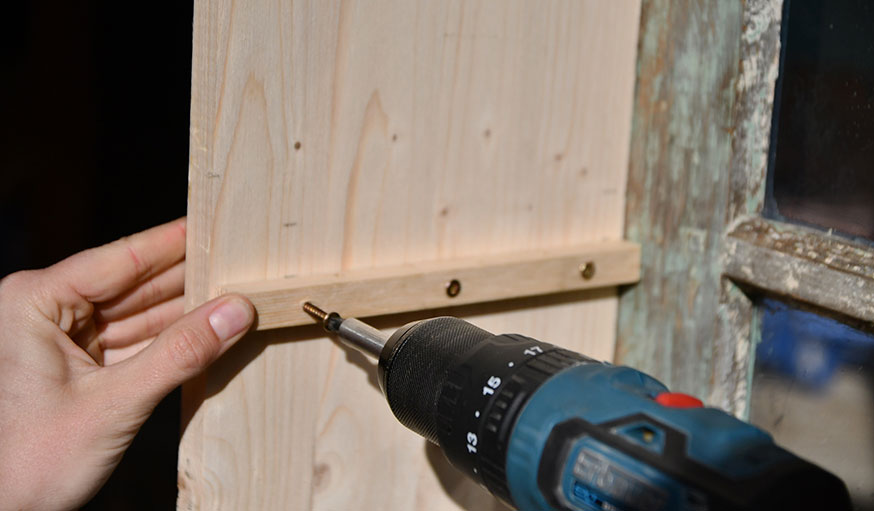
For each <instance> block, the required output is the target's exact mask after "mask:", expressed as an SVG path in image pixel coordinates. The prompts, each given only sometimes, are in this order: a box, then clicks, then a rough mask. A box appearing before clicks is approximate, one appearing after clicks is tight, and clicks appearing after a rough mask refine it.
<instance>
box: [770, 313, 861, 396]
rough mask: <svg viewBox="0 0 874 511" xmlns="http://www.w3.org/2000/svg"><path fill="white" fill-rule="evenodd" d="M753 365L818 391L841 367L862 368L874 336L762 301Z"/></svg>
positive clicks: (835, 322)
mask: <svg viewBox="0 0 874 511" xmlns="http://www.w3.org/2000/svg"><path fill="white" fill-rule="evenodd" d="M761 306H762V340H761V343H760V344H759V346H758V347H757V348H756V365H757V366H758V367H759V368H761V369H763V370H766V371H770V372H776V373H778V374H783V375H785V376H786V377H788V378H790V379H792V380H795V381H798V382H800V383H802V384H805V385H807V386H809V387H812V388H816V389H819V388H822V387H823V386H825V385H826V384H827V383H828V382H829V381H830V380H831V377H832V375H833V374H834V373H835V371H837V370H838V369H839V368H841V367H843V366H856V367H859V366H862V365H865V364H866V363H868V362H869V361H871V359H872V357H874V335H872V334H868V333H864V332H861V331H859V330H856V329H854V328H852V327H850V326H847V325H845V324H843V323H841V322H839V321H836V320H833V319H829V318H825V317H822V316H819V315H817V314H815V313H812V312H806V311H802V310H799V309H794V308H791V307H790V306H788V305H786V304H784V303H782V302H778V301H776V300H771V299H766V300H763V301H762V304H761Z"/></svg>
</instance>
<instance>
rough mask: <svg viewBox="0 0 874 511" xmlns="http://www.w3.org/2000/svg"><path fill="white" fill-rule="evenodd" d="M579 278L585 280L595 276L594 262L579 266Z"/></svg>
mask: <svg viewBox="0 0 874 511" xmlns="http://www.w3.org/2000/svg"><path fill="white" fill-rule="evenodd" d="M580 276H581V277H583V278H584V279H586V280H589V279H591V278H592V277H594V276H595V262H594V261H586V262H585V263H583V264H581V265H580Z"/></svg>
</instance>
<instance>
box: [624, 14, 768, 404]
mask: <svg viewBox="0 0 874 511" xmlns="http://www.w3.org/2000/svg"><path fill="white" fill-rule="evenodd" d="M778 3H779V0H748V1H746V2H743V1H741V0H725V1H722V0H721V1H719V2H712V1H703V0H702V1H692V0H687V1H676V0H673V1H670V0H645V1H644V2H643V9H642V15H641V28H640V41H639V47H638V81H637V89H636V92H635V111H634V118H633V125H632V142H631V152H630V166H629V181H628V192H627V194H628V195H627V199H628V200H627V206H626V237H627V238H628V239H630V240H634V241H637V242H639V243H641V246H642V259H643V264H642V272H643V275H642V280H641V283H640V284H639V285H638V286H636V287H634V288H630V289H628V290H626V291H625V292H624V293H623V294H622V296H621V298H620V314H619V328H618V340H617V361H618V362H620V363H623V364H627V365H631V366H634V367H637V368H640V369H643V370H645V371H648V372H650V373H651V374H653V375H655V376H656V377H658V378H660V379H661V380H663V381H664V382H665V383H667V384H668V385H670V386H671V387H673V388H674V389H676V390H680V391H686V392H692V393H695V394H698V395H703V396H707V397H708V401H709V402H711V403H714V404H717V405H720V406H723V407H727V408H729V409H732V410H734V411H736V412H742V411H743V408H744V407H745V406H746V404H745V403H746V394H747V389H748V384H747V373H748V361H749V353H750V335H751V333H750V318H751V315H752V307H751V305H750V303H749V300H748V298H747V297H746V296H745V295H744V294H743V293H742V292H740V291H739V290H738V289H736V288H735V287H734V285H733V284H731V283H730V282H729V281H728V280H726V279H724V278H723V277H722V264H721V261H722V257H723V250H724V246H723V245H724V237H723V233H724V231H725V230H726V226H727V225H728V224H729V223H731V222H732V221H733V219H734V218H735V217H736V216H738V215H739V214H743V213H751V212H757V211H760V210H761V203H762V195H763V190H764V186H763V183H764V168H765V162H766V159H767V158H766V156H767V154H766V153H767V139H768V137H767V134H768V132H769V128H770V116H771V107H770V105H771V102H770V98H771V97H772V92H771V93H768V90H767V89H768V87H770V90H771V91H773V81H774V79H775V78H776V74H775V72H773V70H772V69H771V67H770V62H769V61H767V58H768V57H767V56H768V55H770V54H771V53H772V52H774V51H776V50H775V48H772V46H773V45H775V44H777V39H776V37H775V34H778V33H779V32H778V24H779V8H778V9H776V23H777V24H775V18H774V14H773V12H774V9H773V6H774V5H775V4H778ZM775 55H776V53H775ZM772 74H773V75H774V76H773V78H772V76H771V75H772ZM768 83H770V85H768ZM757 137H762V139H761V140H764V142H761V140H760V139H759V138H757ZM763 151H764V152H763Z"/></svg>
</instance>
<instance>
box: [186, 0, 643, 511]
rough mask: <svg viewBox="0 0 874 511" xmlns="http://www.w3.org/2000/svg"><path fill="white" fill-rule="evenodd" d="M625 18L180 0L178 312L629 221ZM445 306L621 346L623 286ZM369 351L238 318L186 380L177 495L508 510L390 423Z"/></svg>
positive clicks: (323, 507) (216, 501)
mask: <svg viewBox="0 0 874 511" xmlns="http://www.w3.org/2000/svg"><path fill="white" fill-rule="evenodd" d="M638 17H639V2H638V0H621V1H610V2H604V1H598V0H545V1H543V0H526V1H523V0H515V1H509V0H507V1H505V0H490V1H485V0H483V1H473V0H470V1H446V2H433V1H426V0H415V1H412V0H372V1H368V2H362V1H353V0H348V1H339V0H337V1H335V0H330V1H328V0H325V1H322V0H320V1H318V2H315V1H310V2H294V1H291V0H278V1H274V2H266V1H257V0H250V1H232V0H195V22H194V44H193V48H194V52H193V61H192V62H193V65H192V98H191V148H190V151H191V161H190V178H189V224H188V225H189V239H188V255H187V260H188V262H187V264H186V299H187V302H188V306H189V307H194V306H195V305H197V304H199V303H202V302H203V301H204V300H206V299H208V298H210V297H212V296H215V295H217V294H218V293H220V291H221V289H222V287H223V286H224V285H226V284H228V283H235V282H252V281H265V280H275V279H283V278H286V277H290V278H296V277H306V276H312V275H323V274H330V273H336V272H350V271H357V270H366V269H369V268H381V267H393V266H400V265H404V264H409V263H416V262H421V261H439V260H451V259H460V258H470V257H486V256H491V255H497V254H503V253H508V252H514V251H524V250H533V249H537V250H546V251H548V250H552V249H562V248H566V247H570V246H575V245H579V244H585V243H592V242H601V241H616V240H619V239H621V237H622V227H623V212H624V197H625V180H626V172H627V166H628V146H629V136H630V121H631V105H632V97H633V87H634V71H635V67H634V66H635V51H636V44H637V26H638ZM432 313H433V314H437V313H438V312H432ZM439 313H450V314H455V315H459V316H463V317H465V318H467V319H468V320H470V321H474V322H476V323H477V324H479V325H480V326H482V327H484V328H487V329H490V330H492V331H494V332H498V333H499V332H519V333H523V334H527V335H532V336H535V337H539V338H542V339H543V340H545V341H550V342H554V343H557V344H562V345H565V346H568V347H571V348H574V349H577V350H580V351H583V352H585V353H587V354H589V355H590V356H593V357H597V358H602V359H610V358H612V355H613V340H614V334H615V321H616V292H615V290H588V291H586V290H584V291H575V292H573V293H570V294H563V295H559V296H544V297H535V298H527V299H522V300H514V301H511V302H501V303H498V304H488V305H472V306H465V307H460V308H452V309H448V310H442V311H439ZM429 314H431V313H429ZM420 317H423V316H421V315H418V316H417V315H416V314H405V315H396V316H388V317H384V318H377V319H376V320H375V322H376V324H377V326H379V327H381V328H392V327H396V326H400V325H401V324H403V323H404V322H406V321H409V320H411V319H416V318H420ZM371 369H372V367H371V366H370V365H369V362H367V361H365V360H364V359H363V358H362V357H360V356H358V355H356V354H354V353H351V352H347V351H345V350H344V349H342V348H341V347H339V346H337V345H335V344H334V343H332V342H331V341H330V340H327V339H325V338H324V337H322V334H321V332H320V331H319V329H317V328H305V327H303V328H296V329H279V330H273V331H268V332H256V333H253V334H250V335H248V336H247V337H246V338H244V339H243V340H242V341H240V343H239V344H238V345H237V346H235V347H234V349H232V350H231V351H230V352H229V353H228V354H226V356H225V357H223V359H222V360H221V361H220V362H219V363H218V364H216V365H215V366H213V367H212V368H210V369H209V371H208V372H207V373H206V374H205V375H204V376H203V377H202V378H200V379H199V380H198V381H195V382H192V383H190V384H187V385H186V386H185V387H184V389H183V416H184V421H185V424H184V432H183V435H182V439H181V445H180V451H179V487H180V490H179V504H178V506H179V508H180V509H210V510H211V509H259V510H269V509H294V510H298V509H306V510H317V511H340V510H348V509H362V510H370V509H380V510H387V511H394V510H397V511H400V510H408V509H418V510H435V511H437V510H440V511H442V510H455V509H477V510H488V509H500V505H499V504H497V503H496V502H495V501H494V500H493V499H492V498H491V497H489V496H488V495H486V494H484V493H483V491H482V490H481V489H479V488H478V487H476V486H475V485H473V484H471V483H469V482H467V481H465V480H462V479H461V478H460V476H458V475H457V474H456V473H455V472H454V471H453V470H452V469H451V468H449V467H448V466H447V465H446V462H445V461H442V458H441V456H440V454H439V453H436V452H435V451H434V450H433V449H432V448H428V447H427V446H426V444H425V442H424V440H422V439H421V438H419V437H417V436H416V435H415V434H413V433H411V432H409V431H406V430H405V429H404V428H403V427H402V426H400V425H398V424H397V423H396V421H395V420H394V418H393V417H392V415H391V413H390V412H389V410H388V408H387V406H386V405H385V403H384V400H383V398H382V396H380V394H379V392H378V390H377V389H376V388H375V386H374V385H373V383H374V381H373V372H372V370H371Z"/></svg>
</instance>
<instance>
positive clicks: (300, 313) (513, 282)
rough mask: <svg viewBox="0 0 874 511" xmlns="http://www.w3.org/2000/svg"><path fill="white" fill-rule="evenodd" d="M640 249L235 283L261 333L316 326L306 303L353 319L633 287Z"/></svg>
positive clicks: (617, 246) (584, 248) (597, 248)
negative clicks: (252, 309)
mask: <svg viewBox="0 0 874 511" xmlns="http://www.w3.org/2000/svg"><path fill="white" fill-rule="evenodd" d="M639 278H640V246H638V245H637V244H635V243H630V242H627V241H602V242H599V243H591V244H588V245H576V246H573V247H568V248H553V249H549V250H534V251H524V252H512V253H509V254H506V255H500V256H494V255H492V256H485V257H470V258H466V259H448V260H443V261H424V262H416V263H409V264H404V265H402V266H393V267H385V268H382V267H380V268H368V269H366V270H357V271H350V272H342V273H340V272H338V273H333V274H329V275H313V276H309V277H295V278H287V279H273V280H263V281H259V282H248V283H240V284H229V285H227V286H225V287H224V288H222V292H228V293H241V294H243V295H246V296H247V297H248V298H249V299H250V300H252V303H253V304H254V305H255V310H256V311H257V313H258V322H257V324H256V325H255V327H256V329H258V330H269V329H272V328H280V327H288V326H300V325H312V324H313V318H312V317H310V315H309V314H307V313H306V312H304V310H303V308H302V305H303V304H304V303H306V302H312V303H314V304H320V303H324V304H331V307H330V308H331V310H333V311H338V312H340V313H342V315H343V316H346V317H352V316H357V317H368V316H377V315H384V314H397V313H400V312H410V311H427V310H428V309H436V308H439V307H455V306H459V305H468V304H475V303H484V302H490V301H499V300H510V299H514V298H522V297H526V296H539V295H545V294H551V293H565V292H568V291H579V290H583V289H595V288H599V287H615V286H617V285H620V284H633V283H635V282H637V280H638V279H639Z"/></svg>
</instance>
